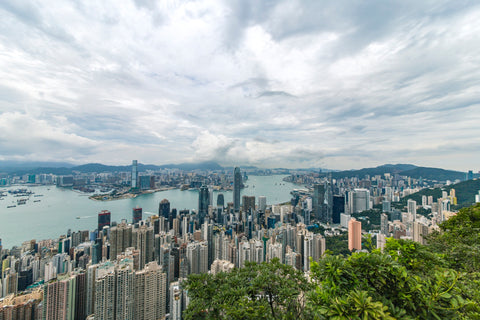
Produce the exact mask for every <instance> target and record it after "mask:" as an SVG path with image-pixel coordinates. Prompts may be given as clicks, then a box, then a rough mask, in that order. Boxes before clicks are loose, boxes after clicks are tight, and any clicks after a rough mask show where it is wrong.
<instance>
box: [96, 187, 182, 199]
mask: <svg viewBox="0 0 480 320" xmlns="http://www.w3.org/2000/svg"><path fill="white" fill-rule="evenodd" d="M173 189H178V188H177V187H164V188H160V189H153V190H145V191H142V192H139V193H131V192H127V193H124V194H120V195H119V196H118V197H112V196H111V195H110V194H108V193H106V194H97V195H91V196H89V197H88V199H90V200H94V201H102V202H103V201H115V200H123V199H134V198H136V197H138V196H141V195H144V194H152V193H156V192H162V191H168V190H173Z"/></svg>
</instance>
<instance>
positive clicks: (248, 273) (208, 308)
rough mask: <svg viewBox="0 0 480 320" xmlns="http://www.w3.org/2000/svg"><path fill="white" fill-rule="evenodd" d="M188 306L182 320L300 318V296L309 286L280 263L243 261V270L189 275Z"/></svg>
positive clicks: (310, 288)
mask: <svg viewBox="0 0 480 320" xmlns="http://www.w3.org/2000/svg"><path fill="white" fill-rule="evenodd" d="M185 287H186V289H187V290H188V292H189V295H190V299H191V303H190V304H189V306H188V308H187V310H186V311H185V313H184V317H185V319H302V318H305V316H306V313H305V310H304V302H305V300H304V299H303V294H304V293H305V292H308V291H310V290H312V288H313V287H312V284H311V283H309V282H308V281H307V279H306V278H305V277H304V275H303V272H301V271H298V270H295V269H294V268H293V267H291V266H287V265H284V264H281V263H280V262H279V261H278V259H274V260H273V261H271V262H270V263H266V262H264V263H261V264H256V263H251V262H247V263H246V265H245V267H244V268H241V269H234V270H233V271H232V272H231V273H228V274H226V273H219V274H217V275H215V276H214V275H208V274H201V275H190V277H189V278H188V280H187V282H186V285H185Z"/></svg>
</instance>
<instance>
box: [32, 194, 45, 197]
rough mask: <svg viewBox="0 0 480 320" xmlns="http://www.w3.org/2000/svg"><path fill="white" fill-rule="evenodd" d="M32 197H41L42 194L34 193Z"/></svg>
mask: <svg viewBox="0 0 480 320" xmlns="http://www.w3.org/2000/svg"><path fill="white" fill-rule="evenodd" d="M34 197H43V194H36V195H34Z"/></svg>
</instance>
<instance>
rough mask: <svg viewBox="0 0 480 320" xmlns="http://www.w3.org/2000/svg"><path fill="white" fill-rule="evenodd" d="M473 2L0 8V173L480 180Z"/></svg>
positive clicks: (129, 1)
mask: <svg viewBox="0 0 480 320" xmlns="http://www.w3.org/2000/svg"><path fill="white" fill-rule="evenodd" d="M479 21H480V4H479V2H478V1H460V0H455V1H439V0H433V1H413V0H412V1H408V0H399V1H384V0H378V1H316V0H315V1H291V0H286V1H277V0H275V1H273V0H272V1H270V0H264V1H258V0H250V1H247V0H224V1H220V0H218V1H214V0H198V1H174V0H162V1H154V0H124V1H93V0H92V1H88V0H86V1H23V0H4V1H0V160H34V161H47V160H48V161H51V160H53V161H69V162H73V163H78V164H80V163H87V162H102V163H106V164H126V163H129V162H130V161H131V160H132V159H138V160H139V161H140V162H142V163H154V164H165V163H180V162H188V161H201V160H215V161H218V162H219V163H220V164H222V165H236V164H239V165H247V164H248V165H257V166H260V167H277V166H283V167H290V168H293V167H311V166H316V167H318V166H321V167H325V168H331V169H349V168H361V167H367V166H373V165H380V164H384V163H414V164H417V165H424V166H436V167H443V168H448V169H457V170H467V169H474V170H479V169H480V160H479V159H480V23H479Z"/></svg>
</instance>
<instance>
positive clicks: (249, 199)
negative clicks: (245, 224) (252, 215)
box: [242, 195, 255, 217]
mask: <svg viewBox="0 0 480 320" xmlns="http://www.w3.org/2000/svg"><path fill="white" fill-rule="evenodd" d="M242 204H243V212H245V213H248V212H249V211H250V210H252V212H254V211H255V196H247V195H244V196H243V197H242ZM245 217H246V215H245Z"/></svg>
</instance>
